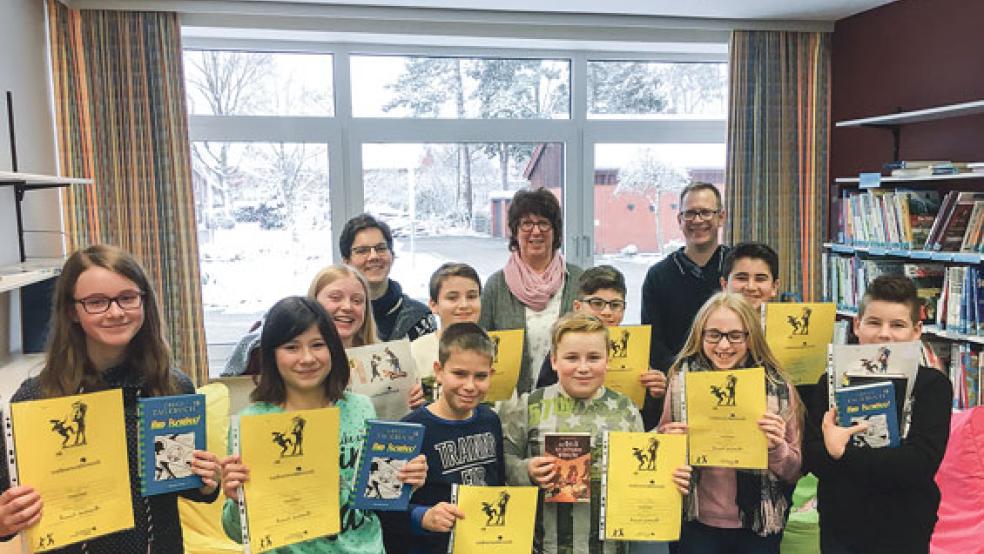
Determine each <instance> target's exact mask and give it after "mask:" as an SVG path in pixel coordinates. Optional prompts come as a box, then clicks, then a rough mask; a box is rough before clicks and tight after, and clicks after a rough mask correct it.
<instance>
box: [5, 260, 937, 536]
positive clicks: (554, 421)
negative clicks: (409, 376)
mask: <svg viewBox="0 0 984 554" xmlns="http://www.w3.org/2000/svg"><path fill="white" fill-rule="evenodd" d="M724 269H725V272H724V273H723V275H726V277H723V278H722V283H721V284H722V289H723V290H722V292H721V293H718V294H716V295H715V296H713V297H712V298H711V299H710V300H708V301H707V303H706V304H705V305H704V306H703V307H702V308H701V310H700V311H699V313H698V314H697V317H696V319H695V321H694V322H693V325H692V326H691V329H690V333H689V338H688V339H687V341H686V343H685V346H684V348H683V349H682V351H681V352H680V353H679V355H678V357H677V360H676V362H675V363H674V365H673V367H672V369H671V370H670V372H669V379H668V380H667V378H666V376H664V375H663V374H662V373H661V372H659V371H650V372H647V373H645V374H644V375H643V376H642V377H641V378H640V381H641V383H642V385H643V386H644V387H645V388H646V389H647V390H648V394H649V395H651V396H652V397H653V398H661V397H664V396H665V399H664V400H665V401H664V408H663V412H662V418H661V421H660V423H659V427H658V429H657V431H658V432H662V433H686V432H687V425H686V423H684V422H683V421H681V414H680V395H681V389H680V386H679V385H680V382H681V380H682V378H683V375H684V374H686V373H687V372H691V371H715V370H728V369H734V368H744V367H763V368H764V369H765V372H766V376H767V379H766V381H767V384H766V388H767V391H766V392H767V398H768V409H767V412H766V413H764V414H762V417H761V419H759V420H758V426H759V428H760V429H761V430H762V432H763V434H764V435H765V437H766V438H767V442H768V469H767V470H761V471H752V470H733V469H726V468H713V467H701V468H691V467H690V466H682V467H679V468H676V470H675V471H674V482H675V484H676V486H677V487H678V489H679V490H680V492H681V494H684V495H685V500H684V513H683V514H681V517H682V518H683V520H684V524H683V530H682V534H681V538H680V541H679V544H678V545H677V547H676V548H677V552H681V553H696V552H701V553H704V552H711V553H713V552H778V551H779V541H780V539H781V536H782V531H783V528H784V526H785V522H786V519H787V517H788V512H789V509H790V501H791V500H790V499H791V493H792V489H793V487H794V485H795V483H796V481H797V479H798V478H799V477H800V475H801V474H802V473H803V472H805V471H808V470H809V471H813V472H814V473H816V474H817V475H818V476H819V477H820V482H821V488H820V495H821V497H820V502H821V504H820V509H821V519H822V533H823V540H824V552H844V553H868V552H910V551H911V552H926V551H927V550H928V541H929V533H931V531H932V524H933V522H934V521H935V504H933V502H934V501H935V502H937V503H938V498H939V494H938V491H935V486H934V485H932V476H933V474H934V473H935V469H936V467H937V466H938V465H939V462H940V460H941V458H942V454H943V450H944V449H945V444H946V434H947V430H948V418H949V403H948V402H947V401H946V400H947V398H949V397H948V394H952V392H950V389H949V382H948V380H947V379H946V376H945V375H943V374H942V373H940V372H935V371H933V370H929V369H920V373H919V379H918V380H917V383H916V392H915V395H916V398H915V404H914V409H913V414H912V423H911V431H910V433H909V435H908V437H907V439H906V440H905V441H904V442H903V446H901V447H900V448H897V449H890V450H889V449H881V450H864V451H862V450H860V449H857V448H854V447H852V446H849V445H848V439H849V437H850V435H851V434H852V433H856V432H858V431H860V430H861V429H863V427H861V426H855V427H853V428H841V427H838V426H837V425H836V424H835V423H834V417H833V413H832V412H831V411H827V410H826V392H825V390H823V391H818V392H817V396H816V398H817V399H821V398H822V402H821V401H819V400H818V401H816V402H809V401H808V402H806V404H808V405H809V406H807V407H812V406H819V407H818V408H817V409H811V410H806V409H805V407H804V402H801V401H800V398H799V396H798V394H797V391H796V388H795V387H793V386H792V383H791V381H790V379H789V378H788V376H787V375H786V374H785V372H784V371H783V369H782V367H780V365H779V364H778V363H777V362H776V359H775V356H774V355H773V354H772V352H771V350H770V349H769V346H768V344H767V343H766V341H765V336H764V332H763V330H762V326H761V324H760V322H759V321H760V320H759V317H758V316H757V313H758V308H759V306H760V305H761V304H762V303H763V302H767V301H769V300H772V299H773V298H775V296H776V295H777V292H778V287H779V282H778V277H777V276H778V259H777V257H776V255H775V252H774V251H772V249H771V248H769V247H768V246H765V245H761V244H743V245H739V246H737V247H735V248H733V249H732V250H731V252H730V254H729V256H728V259H727V260H726V262H725V268H724ZM368 293H369V291H368V286H367V284H366V281H365V278H363V277H362V276H361V275H360V274H359V273H358V272H357V271H354V270H352V269H350V268H345V267H334V268H328V269H326V270H324V271H322V272H321V273H319V275H318V276H317V277H316V278H315V280H314V282H313V283H312V286H311V289H310V290H309V294H308V296H307V297H288V298H285V299H283V300H281V301H279V302H278V303H276V304H275V305H274V306H273V307H272V308H271V309H270V311H269V312H268V314H267V315H266V319H265V321H264V324H263V328H262V332H261V336H260V342H259V344H260V346H259V351H260V357H261V360H260V366H261V370H260V373H259V376H258V384H257V387H256V389H255V390H254V391H253V393H252V395H251V399H252V401H253V404H252V405H250V406H249V407H248V408H246V410H245V411H244V412H243V414H262V413H270V412H280V411H292V410H300V409H309V408H320V407H326V406H335V407H337V408H338V409H339V410H340V422H341V423H340V425H341V429H340V437H341V445H340V447H341V448H340V451H341V456H340V465H341V479H342V482H343V483H350V482H351V481H352V475H353V472H354V471H355V467H354V465H355V459H356V458H357V456H355V455H353V453H354V452H355V451H357V449H358V448H359V446H360V444H361V440H362V435H363V433H364V431H365V427H366V420H368V419H370V418H372V417H374V415H375V414H374V410H373V406H372V404H371V403H370V402H369V400H368V399H367V398H365V397H364V396H360V395H358V394H353V393H351V392H349V391H347V390H346V387H347V385H348V381H349V365H348V363H347V358H346V355H345V348H347V347H351V346H359V345H361V344H368V343H371V342H373V341H374V340H375V337H374V333H373V327H372V320H371V317H372V310H371V309H367V308H366V306H367V304H368V298H369V294H368ZM480 293H481V282H480V281H479V278H478V275H477V274H476V272H475V271H474V269H472V268H471V267H469V266H467V265H465V264H456V263H452V264H445V265H443V266H441V267H440V268H439V269H438V270H437V271H436V272H435V274H434V276H433V277H432V279H431V283H430V307H431V310H432V311H433V312H434V313H435V314H436V315H437V316H438V317H439V318H440V320H441V324H442V325H441V330H440V331H438V332H437V333H435V334H434V335H432V336H431V335H424V336H423V337H421V338H419V339H418V340H417V341H415V342H414V343H412V344H411V347H412V350H413V355H414V358H415V360H416V361H417V368H418V372H419V373H420V375H421V376H422V377H423V378H424V379H425V380H427V381H429V380H430V379H431V378H432V379H433V383H434V386H435V387H439V394H437V397H436V400H434V401H432V402H429V403H428V402H427V401H426V400H425V398H426V397H427V395H426V394H425V392H424V391H423V390H419V389H418V390H416V391H415V392H414V394H413V395H412V398H411V400H410V403H411V407H412V408H414V409H413V411H412V412H411V413H410V414H409V415H407V416H406V417H405V418H404V420H405V421H410V422H415V423H419V424H422V425H423V426H424V428H425V435H424V444H423V449H422V452H423V454H421V455H420V456H418V457H417V458H415V459H414V460H412V461H411V462H410V463H408V464H407V465H406V466H405V467H404V468H403V469H402V470H401V472H400V474H399V478H400V480H401V481H403V482H404V483H407V484H410V485H411V486H413V487H414V489H415V492H414V494H413V496H412V499H411V505H410V508H409V510H408V511H406V512H400V513H393V512H380V513H374V512H371V511H365V512H364V511H360V510H355V509H352V508H350V507H349V506H348V504H349V502H348V501H349V498H350V495H351V490H350V489H349V488H346V487H342V492H341V498H340V506H342V512H343V513H342V523H343V528H342V532H341V533H339V534H338V535H335V536H332V537H322V538H317V539H313V540H310V541H307V542H303V543H298V544H296V545H293V546H290V547H285V548H283V549H280V550H279V551H280V552H290V553H308V552H367V553H368V552H373V553H376V552H383V551H384V549H385V551H387V552H435V553H437V552H441V553H443V552H446V551H447V544H448V538H449V532H450V531H451V530H452V529H453V527H454V525H455V522H456V521H457V520H459V519H463V518H467V517H480V515H479V514H467V513H463V512H462V511H461V510H460V509H459V508H458V507H457V506H455V505H454V504H453V503H451V488H452V485H454V484H470V485H487V486H495V485H505V484H509V485H535V486H539V487H541V488H546V487H548V486H549V485H550V483H551V482H552V481H553V479H554V477H555V474H556V471H557V464H556V460H554V459H553V458H552V457H550V456H548V455H545V453H544V441H543V436H544V433H547V432H588V433H590V434H591V448H592V450H593V452H592V467H591V491H590V496H591V501H590V502H588V503H581V504H553V503H551V504H546V503H543V502H541V503H540V505H539V506H538V510H537V514H535V515H534V514H530V515H529V517H536V533H535V542H534V545H535V546H534V550H535V551H536V552H550V553H552V552H561V553H574V552H578V553H581V552H583V553H588V552H591V553H595V552H625V551H628V550H629V545H628V543H621V542H614V541H600V540H599V538H598V517H599V513H598V511H599V502H598V499H599V493H600V460H601V456H600V448H601V445H602V437H603V434H604V433H605V432H606V431H642V430H643V425H642V420H641V418H640V414H639V411H638V410H637V409H636V407H635V405H634V404H633V403H632V402H631V401H630V400H629V399H628V398H627V397H625V396H624V395H622V394H620V393H618V392H615V391H613V390H611V389H608V388H606V387H605V386H604V379H605V372H606V370H607V359H608V348H609V341H608V338H607V337H608V334H607V327H609V326H613V325H619V324H620V323H621V321H622V318H623V316H624V310H625V295H626V290H625V281H624V278H623V277H622V275H621V274H620V273H619V272H618V271H617V270H616V269H614V268H612V267H610V266H599V267H595V268H591V269H588V270H587V271H585V272H584V274H583V275H582V277H581V279H580V281H579V290H578V297H577V298H578V299H577V301H576V302H575V303H574V306H573V312H572V313H569V314H566V315H564V316H562V317H561V318H560V319H559V320H558V321H557V322H556V323H555V325H554V326H553V330H552V336H551V350H550V355H549V359H548V360H547V361H546V362H545V364H544V367H543V370H542V371H541V372H540V376H539V384H540V385H541V386H540V388H537V389H535V390H534V391H533V392H530V393H523V394H522V395H519V396H516V397H514V398H513V399H512V400H510V401H507V402H504V403H502V404H501V405H500V406H499V407H498V409H497V410H495V409H493V408H492V407H490V406H488V405H486V404H485V403H483V400H484V398H485V395H486V393H487V392H488V390H489V386H490V380H491V376H492V371H493V370H492V360H493V357H494V351H493V344H492V341H491V340H490V338H489V336H488V334H487V333H486V332H485V331H484V330H483V329H482V328H481V327H480V326H479V325H478V324H477V322H478V320H479V315H480V312H481V302H480ZM918 302H919V301H918V299H917V298H916V296H915V289H914V287H912V285H911V283H908V282H907V281H905V280H904V279H902V278H894V277H889V278H884V277H883V278H879V279H878V280H876V281H875V282H873V283H872V284H871V285H870V286H869V287H868V293H867V295H866V296H865V299H864V302H862V305H861V306H860V313H859V315H858V317H857V319H856V321H855V332H856V334H857V335H858V338H859V339H860V341H861V342H862V343H866V342H867V343H871V342H885V341H907V340H916V339H918V337H919V333H920V331H921V324H920V323H919V319H918ZM162 337H163V335H162V331H161V323H160V313H159V309H158V306H157V300H156V297H155V295H154V292H153V287H152V286H151V285H150V283H149V282H148V280H147V278H146V275H145V274H144V271H143V270H142V269H141V268H140V266H139V264H137V263H136V262H135V261H134V260H133V258H132V257H131V256H130V255H129V254H127V253H125V252H123V251H122V250H119V249H117V248H114V247H108V246H93V247H89V248H87V249H85V250H82V251H79V252H76V253H75V254H73V255H72V256H71V257H70V258H69V259H68V261H67V262H66V265H65V269H64V271H63V273H62V276H61V277H60V278H59V281H58V285H57V290H56V297H55V301H54V318H53V331H52V337H51V341H50V348H49V352H48V358H47V362H46V364H45V366H44V369H43V370H42V372H41V374H40V375H39V376H37V377H33V378H31V379H29V380H28V381H26V382H25V383H24V384H23V385H22V386H21V388H20V390H19V391H18V392H17V394H16V395H15V397H14V398H13V401H19V400H31V399H38V398H48V397H54V396H63V395H69V394H76V393H79V392H91V391H95V390H101V389H106V388H112V387H122V388H123V389H124V404H125V408H126V418H127V437H128V439H129V443H130V444H129V446H130V448H129V456H130V467H131V473H132V472H135V471H136V468H137V467H138V463H137V460H136V445H135V443H134V441H135V440H136V427H135V426H136V409H135V404H136V398H137V397H139V396H156V395H167V394H179V393H180V394H183V393H189V392H192V387H191V382H190V381H189V380H188V378H187V377H186V376H184V375H183V374H181V373H180V372H179V371H176V370H172V369H171V359H170V356H169V354H168V350H167V347H166V343H165V342H164V340H163V338H162ZM818 388H820V387H818ZM821 395H822V396H821ZM940 403H941V404H942V407H941V406H940V405H938V404H940ZM806 411H808V412H809V415H808V417H807V418H806V421H805V422H804V412H806ZM944 412H945V415H944ZM804 429H805V431H804ZM804 434H805V438H804ZM469 444H482V445H483V446H484V447H483V448H465V447H464V445H469ZM0 466H2V464H0ZM192 470H193V471H194V472H195V473H196V474H197V475H200V476H201V477H202V478H203V483H204V485H203V487H202V488H201V489H200V490H194V491H186V492H184V493H181V494H182V495H184V496H186V497H189V498H191V499H192V500H197V501H204V502H210V501H213V500H214V499H215V498H216V496H217V494H218V491H219V488H221V489H222V491H223V492H224V493H225V496H226V497H227V501H226V505H225V509H224V511H223V516H222V523H223V526H224V528H225V529H226V532H227V534H228V535H229V536H230V537H231V538H233V539H235V540H241V537H240V529H241V527H240V523H241V522H240V521H239V512H238V510H237V509H236V506H235V500H236V499H237V498H238V490H239V486H240V485H241V484H242V483H243V482H245V481H247V480H248V479H249V468H248V467H246V466H245V465H244V464H243V463H242V460H240V459H239V458H238V457H237V456H227V457H225V458H223V459H221V460H220V459H219V458H218V457H217V456H216V455H215V454H212V453H208V452H196V453H195V462H194V464H193V467H192ZM0 472H2V473H3V475H0V477H3V482H4V485H3V487H4V489H5V490H4V492H3V494H2V495H0V535H2V536H4V537H5V538H9V537H10V536H12V535H13V534H15V533H17V532H19V531H21V530H23V529H25V528H27V527H30V526H32V525H34V524H36V523H37V522H38V520H39V517H40V514H41V511H42V510H43V504H42V501H43V499H41V498H40V497H39V495H38V494H37V492H36V491H35V490H34V489H32V488H31V487H30V484H29V483H28V484H25V485H23V486H18V487H9V486H8V485H7V484H6V481H7V480H6V475H5V468H4V469H0ZM135 477H136V476H135V475H131V483H134V488H133V491H132V497H133V506H134V513H135V514H136V518H135V527H134V529H132V530H129V531H125V532H122V533H116V534H113V535H109V536H105V537H100V538H96V539H93V540H91V541H89V542H88V543H86V544H81V545H76V546H73V547H71V548H69V549H66V551H73V552H83V551H84V552H114V553H115V552H144V551H147V552H180V551H181V549H182V547H181V532H180V524H179V520H178V515H177V503H176V495H173V494H171V495H161V496H156V497H150V498H144V497H142V496H141V495H140V492H139V486H138V485H137V483H139V480H138V479H136V478H135ZM934 495H935V496H934ZM931 505H932V511H930V507H931ZM141 514H143V515H144V516H145V517H141ZM647 547H648V548H649V551H653V550H658V549H662V548H665V546H664V545H643V547H642V548H639V550H640V551H644V550H646V549H647ZM634 548H636V547H635V546H633V549H634Z"/></svg>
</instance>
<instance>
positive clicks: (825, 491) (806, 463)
mask: <svg viewBox="0 0 984 554" xmlns="http://www.w3.org/2000/svg"><path fill="white" fill-rule="evenodd" d="M820 381H821V382H820V383H818V384H817V386H816V390H815V395H814V397H813V399H812V402H811V403H810V404H809V406H808V408H809V411H808V415H807V422H806V429H805V433H804V437H803V472H804V473H805V472H807V471H810V472H813V474H814V475H816V476H817V478H818V479H819V481H820V482H819V486H818V490H817V496H818V501H819V506H818V509H819V512H820V527H821V529H822V530H823V532H824V533H825V534H827V533H830V534H831V535H832V536H833V537H835V538H836V539H837V540H838V542H840V543H843V544H845V545H847V546H848V547H851V548H853V549H855V550H856V551H858V552H864V553H866V554H869V553H870V554H880V553H886V554H888V553H892V554H906V553H926V552H929V540H930V536H931V535H932V534H933V527H934V526H935V525H936V510H937V509H938V508H939V505H940V491H939V488H937V486H936V482H935V481H934V480H933V479H934V477H935V476H936V470H937V469H938V468H939V466H940V462H942V461H943V454H944V452H945V451H946V443H947V440H948V439H949V437H950V411H951V409H952V402H953V387H952V386H951V385H950V380H949V378H947V376H946V374H944V373H943V372H941V371H939V370H936V369H931V368H926V367H920V368H919V372H918V373H917V374H916V383H915V386H914V389H913V406H912V422H911V424H910V428H909V433H908V436H907V437H906V438H905V439H903V440H902V444H901V445H900V446H899V447H897V448H874V449H869V448H857V447H854V446H851V445H848V447H847V450H845V452H844V455H843V456H842V457H841V459H840V460H834V459H833V458H831V457H830V455H828V454H827V449H826V447H825V446H824V444H823V435H822V433H821V430H820V429H821V422H822V421H823V414H824V412H825V411H826V409H827V383H826V376H824V377H823V378H821V380H820Z"/></svg>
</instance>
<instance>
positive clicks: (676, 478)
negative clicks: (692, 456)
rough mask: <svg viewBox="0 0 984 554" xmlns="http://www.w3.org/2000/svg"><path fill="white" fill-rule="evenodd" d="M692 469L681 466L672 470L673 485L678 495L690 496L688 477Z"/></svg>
mask: <svg viewBox="0 0 984 554" xmlns="http://www.w3.org/2000/svg"><path fill="white" fill-rule="evenodd" d="M693 471H694V468H692V467H690V466H687V465H683V466H680V467H678V468H676V469H674V470H673V484H674V485H676V488H677V490H678V491H680V494H682V495H684V496H686V495H688V494H690V476H691V474H692V473H693Z"/></svg>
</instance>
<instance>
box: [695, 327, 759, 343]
mask: <svg viewBox="0 0 984 554" xmlns="http://www.w3.org/2000/svg"><path fill="white" fill-rule="evenodd" d="M701 336H702V337H703V338H704V341H705V342H709V343H711V344H717V343H719V342H721V339H725V338H726V339H728V342H729V343H731V344H741V343H743V342H745V339H747V338H748V331H728V332H727V333H722V332H721V331H718V330H717V329H707V330H705V331H704V332H703V333H701Z"/></svg>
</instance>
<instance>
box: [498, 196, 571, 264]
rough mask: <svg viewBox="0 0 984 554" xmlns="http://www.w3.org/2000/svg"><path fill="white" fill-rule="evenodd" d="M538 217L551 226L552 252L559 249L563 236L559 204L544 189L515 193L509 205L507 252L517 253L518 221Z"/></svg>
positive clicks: (555, 198)
mask: <svg viewBox="0 0 984 554" xmlns="http://www.w3.org/2000/svg"><path fill="white" fill-rule="evenodd" d="M527 215H538V216H540V217H542V218H544V219H546V220H548V221H550V225H551V226H553V250H554V252H556V251H557V250H558V249H559V248H560V241H561V237H563V235H564V222H563V218H562V212H561V210H560V202H558V201H557V197H556V196H554V193H552V192H550V191H549V190H548V189H545V188H542V187H541V188H535V189H523V190H518V191H516V194H514V195H513V198H512V202H511V203H510V204H509V214H508V220H509V234H510V236H509V251H510V252H517V251H519V241H518V240H516V235H518V234H519V220H520V219H522V218H523V216H527Z"/></svg>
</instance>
